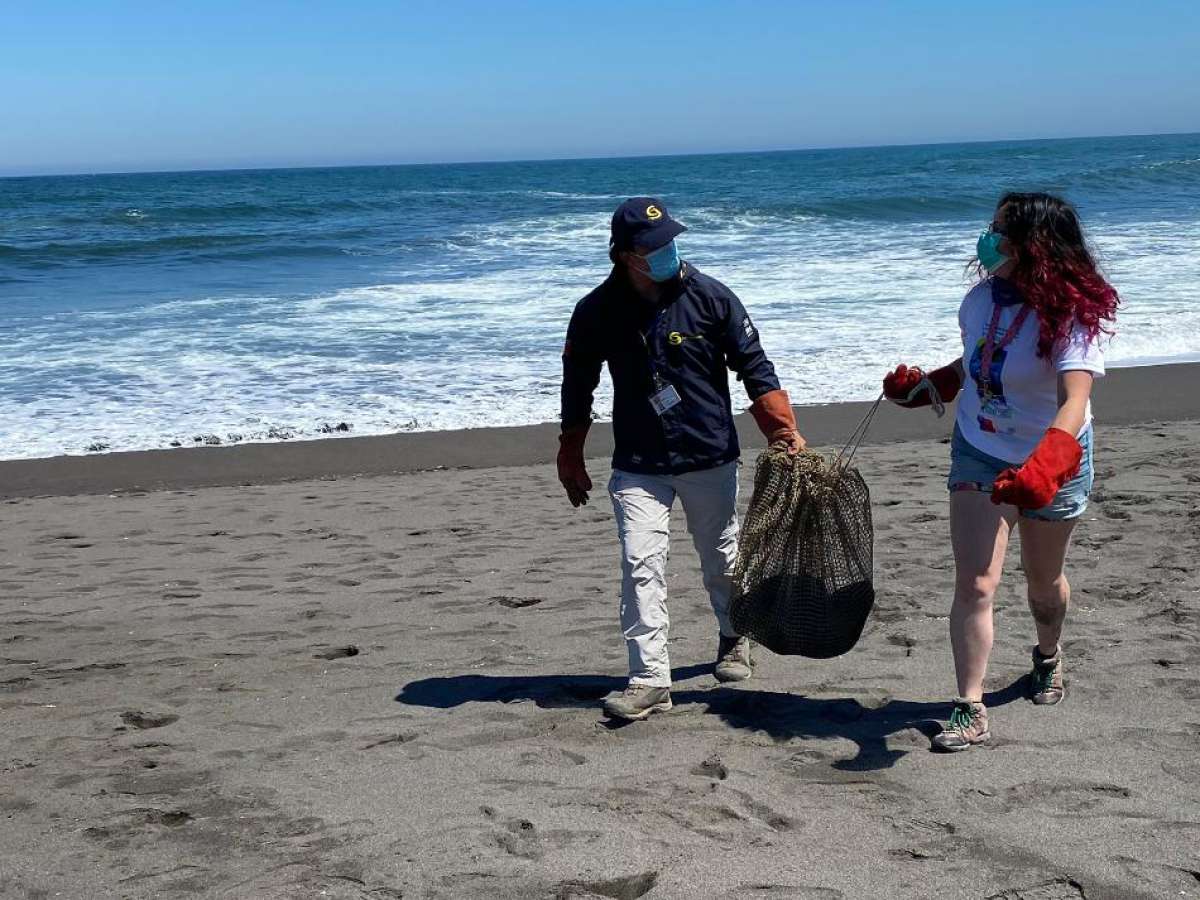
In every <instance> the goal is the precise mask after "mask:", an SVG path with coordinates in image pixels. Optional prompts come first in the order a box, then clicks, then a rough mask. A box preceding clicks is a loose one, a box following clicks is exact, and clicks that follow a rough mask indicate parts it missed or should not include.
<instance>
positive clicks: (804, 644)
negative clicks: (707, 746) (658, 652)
mask: <svg viewBox="0 0 1200 900" xmlns="http://www.w3.org/2000/svg"><path fill="white" fill-rule="evenodd" d="M873 542H874V531H873V529H872V527H871V497H870V493H869V492H868V490H867V484H866V482H865V481H863V479H862V476H861V475H860V474H859V472H858V470H857V469H855V468H853V467H851V466H850V465H849V464H848V461H847V463H845V464H843V463H842V462H840V461H838V460H826V459H825V458H824V457H822V456H821V455H820V454H817V453H813V452H811V451H805V452H803V453H800V454H799V455H798V456H789V455H788V454H787V452H786V451H783V450H776V449H768V450H764V451H763V453H762V455H760V456H759V458H758V465H757V467H756V469H755V472H754V494H753V496H752V497H751V499H750V509H749V511H748V513H747V515H746V522H745V525H744V527H743V529H742V534H741V537H740V539H739V547H738V558H737V563H736V565H735V568H734V573H733V599H732V602H731V605H730V610H729V615H730V619H731V620H732V622H733V627H734V628H735V629H736V630H737V632H738V633H739V634H744V635H746V636H747V637H749V638H750V639H752V640H754V641H757V642H758V643H760V644H762V645H763V646H764V647H766V648H767V649H768V650H772V651H774V652H775V653H780V654H784V655H796V654H799V655H800V656H811V657H816V658H819V659H825V658H827V657H830V656H838V655H840V654H842V653H845V652H846V651H847V650H849V649H850V648H851V647H853V646H854V645H855V644H856V643H857V642H858V638H859V636H860V635H861V634H862V630H863V626H864V625H865V624H866V622H867V616H868V615H869V614H870V612H871V606H872V604H874V602H875V587H874V585H873V583H872V559H871V554H872V545H873Z"/></svg>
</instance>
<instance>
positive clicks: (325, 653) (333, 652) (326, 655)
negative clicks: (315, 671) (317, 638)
mask: <svg viewBox="0 0 1200 900" xmlns="http://www.w3.org/2000/svg"><path fill="white" fill-rule="evenodd" d="M360 653H362V651H361V650H359V649H358V648H357V647H355V646H354V645H353V644H349V645H348V646H345V647H334V648H332V649H330V650H322V651H321V652H320V653H314V654H313V659H345V658H346V657H349V656H358V655H359V654H360Z"/></svg>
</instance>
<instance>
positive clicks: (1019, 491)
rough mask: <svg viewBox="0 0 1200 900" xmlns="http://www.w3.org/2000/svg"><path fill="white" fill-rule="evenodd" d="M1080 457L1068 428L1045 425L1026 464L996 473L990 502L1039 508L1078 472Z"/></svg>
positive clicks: (1020, 507) (1081, 450) (1075, 441)
mask: <svg viewBox="0 0 1200 900" xmlns="http://www.w3.org/2000/svg"><path fill="white" fill-rule="evenodd" d="M1082 461H1083V448H1082V447H1080V446H1079V441H1077V440H1075V438H1074V436H1073V435H1071V434H1070V432H1066V431H1063V430H1062V429H1061V428H1048V429H1046V435H1045V437H1043V438H1042V439H1041V441H1039V442H1038V445H1037V447H1035V448H1034V450H1033V453H1031V454H1030V455H1029V459H1027V460H1025V465H1023V466H1021V467H1020V468H1012V469H1005V470H1004V471H1003V472H1001V473H1000V474H999V475H997V476H996V482H995V484H993V485H992V502H993V503H996V504H1000V503H1011V504H1012V505H1013V506H1016V507H1018V508H1019V509H1041V508H1042V507H1043V506H1047V505H1049V503H1050V501H1051V500H1053V499H1054V495H1055V494H1057V493H1058V492H1059V489H1060V488H1061V487H1062V486H1063V485H1064V484H1066V483H1067V482H1068V481H1070V480H1071V479H1072V478H1074V477H1075V475H1076V474H1078V472H1079V464H1080V462H1082Z"/></svg>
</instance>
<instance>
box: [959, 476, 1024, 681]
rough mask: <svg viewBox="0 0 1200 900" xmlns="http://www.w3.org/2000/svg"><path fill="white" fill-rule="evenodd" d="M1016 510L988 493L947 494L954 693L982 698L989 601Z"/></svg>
mask: <svg viewBox="0 0 1200 900" xmlns="http://www.w3.org/2000/svg"><path fill="white" fill-rule="evenodd" d="M1016 515H1017V511H1016V509H1015V508H1014V507H1012V506H997V505H996V504H994V503H992V498H991V495H990V494H987V493H984V492H981V491H954V492H952V493H951V494H950V542H951V545H952V546H953V548H954V568H955V576H954V605H953V606H952V607H951V608H950V643H951V646H952V647H953V648H954V671H955V675H956V676H957V678H958V694H959V696H960V697H965V698H966V699H968V700H973V701H975V702H980V701H982V699H983V678H984V675H986V674H987V663H988V656H989V654H990V653H991V652H992V598H993V597H994V596H995V595H996V588H997V586H998V585H999V584H1000V573H1001V570H1002V569H1003V568H1004V553H1005V551H1006V550H1007V549H1008V536H1009V533H1010V531H1011V530H1012V524H1013V521H1014V520H1015V518H1016Z"/></svg>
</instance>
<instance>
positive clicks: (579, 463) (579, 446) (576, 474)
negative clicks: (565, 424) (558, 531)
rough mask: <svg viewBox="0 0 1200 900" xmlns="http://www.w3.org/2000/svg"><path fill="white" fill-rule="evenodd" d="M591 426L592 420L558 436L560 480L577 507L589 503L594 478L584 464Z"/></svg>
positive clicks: (572, 503)
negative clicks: (585, 446) (589, 475)
mask: <svg viewBox="0 0 1200 900" xmlns="http://www.w3.org/2000/svg"><path fill="white" fill-rule="evenodd" d="M589 428H591V423H590V422H588V423H586V424H583V425H575V426H574V427H572V428H568V429H566V430H565V431H564V432H563V433H562V434H560V435H559V436H558V480H559V481H561V482H562V486H563V487H564V488H566V489H567V497H568V499H570V501H571V505H572V506H577V507H578V506H586V505H587V502H588V495H587V492H588V491H590V490H591V489H592V479H590V478H588V473H587V468H586V467H585V466H584V464H583V443H584V441H586V440H587V433H588V429H589Z"/></svg>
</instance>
